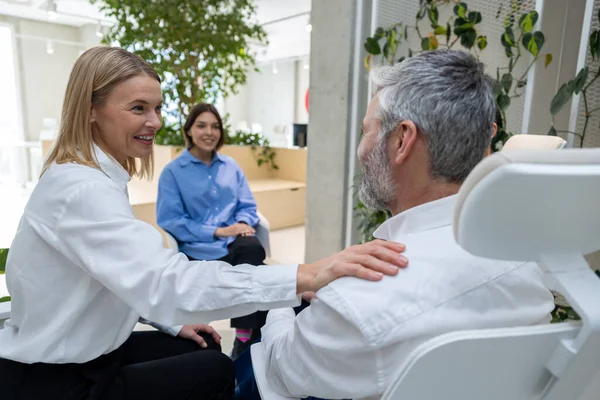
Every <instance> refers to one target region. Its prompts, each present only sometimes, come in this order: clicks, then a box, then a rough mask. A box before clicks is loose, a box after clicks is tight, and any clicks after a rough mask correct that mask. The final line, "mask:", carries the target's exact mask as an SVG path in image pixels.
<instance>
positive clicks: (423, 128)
mask: <svg viewBox="0 0 600 400" xmlns="http://www.w3.org/2000/svg"><path fill="white" fill-rule="evenodd" d="M371 80H372V82H373V84H374V87H375V90H376V91H377V92H378V93H379V109H378V111H377V114H378V115H377V118H378V119H379V120H380V122H381V131H380V137H378V140H385V139H386V138H387V137H388V135H389V134H390V133H391V132H393V131H394V130H395V129H396V127H397V126H398V124H399V123H400V122H401V121H403V120H410V121H412V122H414V124H415V125H416V126H417V129H418V130H419V132H420V133H421V134H423V135H424V136H425V138H426V139H427V146H428V150H429V163H430V173H431V175H432V177H433V178H437V179H442V180H444V181H445V182H449V183H462V182H463V181H464V180H465V178H466V177H467V175H469V173H470V172H471V170H472V169H473V168H474V167H475V165H477V164H478V163H479V162H480V161H481V160H482V159H483V157H484V154H485V151H486V149H487V148H488V146H489V145H490V141H491V137H492V133H493V124H494V120H495V117H496V101H495V97H494V81H493V80H492V78H490V77H489V76H488V75H486V74H485V72H484V66H483V64H482V63H480V62H479V61H477V59H475V58H474V57H473V56H471V55H470V54H469V53H466V52H463V51H458V50H435V51H427V52H423V53H421V54H419V55H417V56H415V57H411V58H408V59H406V60H404V61H402V62H401V63H399V64H396V65H394V66H379V67H375V68H374V69H373V70H372V72H371Z"/></svg>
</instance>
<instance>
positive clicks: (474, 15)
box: [467, 11, 482, 25]
mask: <svg viewBox="0 0 600 400" xmlns="http://www.w3.org/2000/svg"><path fill="white" fill-rule="evenodd" d="M467 19H468V20H469V21H471V22H472V23H473V24H474V25H475V24H478V23H480V22H481V19H482V18H481V13H480V12H478V11H471V12H470V13H469V16H468V18H467Z"/></svg>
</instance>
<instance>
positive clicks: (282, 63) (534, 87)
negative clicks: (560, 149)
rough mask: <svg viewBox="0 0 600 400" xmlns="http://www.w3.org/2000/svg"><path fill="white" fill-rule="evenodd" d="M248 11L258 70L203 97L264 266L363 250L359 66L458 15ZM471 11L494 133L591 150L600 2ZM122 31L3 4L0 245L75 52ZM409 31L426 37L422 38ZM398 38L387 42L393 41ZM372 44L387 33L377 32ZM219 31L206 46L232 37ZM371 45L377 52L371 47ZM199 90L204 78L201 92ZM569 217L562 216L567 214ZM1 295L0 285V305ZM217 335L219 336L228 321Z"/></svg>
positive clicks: (47, 7) (83, 0)
mask: <svg viewBox="0 0 600 400" xmlns="http://www.w3.org/2000/svg"><path fill="white" fill-rule="evenodd" d="M224 3H227V2H224ZM253 3H254V4H255V6H256V7H255V12H254V13H253V15H251V16H250V18H251V20H252V22H253V23H254V24H256V25H258V26H259V27H260V28H261V29H262V31H263V32H264V37H262V38H261V39H258V40H257V39H252V40H249V41H248V43H247V44H248V46H247V49H245V51H247V52H248V53H251V54H252V56H253V57H254V59H255V65H253V66H249V67H248V69H247V71H245V82H244V83H241V84H239V85H237V87H236V88H235V90H223V91H221V92H218V93H216V94H215V96H214V98H213V99H210V100H211V101H214V102H215V104H216V106H217V108H218V109H219V111H220V112H221V114H223V115H227V119H226V121H227V125H228V131H229V132H230V133H231V136H232V137H238V139H239V138H243V140H242V139H239V140H238V141H235V140H233V141H232V143H230V144H228V145H226V146H225V147H224V149H223V152H224V153H226V154H228V155H231V156H232V157H234V158H235V159H236V161H237V162H238V163H239V164H240V166H242V168H243V169H244V172H245V173H246V176H247V178H248V180H249V183H250V186H251V189H252V191H253V193H254V195H255V197H256V200H257V204H258V208H259V211H260V212H261V213H262V214H263V215H264V216H265V218H266V219H267V220H268V221H269V225H270V248H271V254H270V257H269V259H268V262H270V263H301V262H304V261H312V260H315V259H318V258H320V257H323V256H325V255H329V254H331V253H333V252H335V251H339V250H340V249H342V248H344V247H346V246H348V245H351V244H353V243H357V242H359V241H361V240H364V239H365V238H368V237H369V234H370V232H371V231H372V227H373V224H374V223H377V221H380V218H385V215H383V216H381V215H373V213H369V212H366V211H364V210H363V209H361V208H360V206H359V205H358V204H357V199H356V196H355V188H354V186H355V182H356V179H357V177H358V175H359V168H358V165H357V160H356V155H355V154H356V148H357V145H358V142H359V141H360V123H361V120H362V117H363V115H364V112H365V110H366V105H367V103H368V100H369V98H370V95H371V88H370V85H369V83H368V80H367V79H366V76H367V72H368V71H367V70H368V67H369V66H370V65H373V64H375V63H379V62H397V61H398V59H399V58H400V57H403V56H409V55H410V54H412V53H413V52H416V51H420V50H423V49H427V48H434V47H435V46H438V45H440V43H441V44H442V45H443V43H445V41H444V34H440V33H439V32H438V33H435V32H433V31H434V29H432V27H431V26H432V25H435V24H433V22H434V21H432V18H434V19H435V20H436V21H437V22H439V25H440V26H441V27H442V28H443V29H445V27H444V26H445V21H448V20H449V18H452V16H453V14H454V13H455V11H454V10H453V7H445V6H440V8H439V15H437V16H430V15H422V16H421V18H419V19H416V16H417V15H418V14H419V9H420V2H419V0H314V1H312V2H311V0H255V1H254V2H253ZM466 3H468V11H467V12H470V11H472V10H476V11H477V12H479V13H480V17H481V20H480V21H478V22H477V23H476V24H475V25H477V29H478V33H477V36H476V37H474V38H472V39H473V43H472V46H471V47H472V51H474V52H476V53H477V54H478V56H479V57H480V59H481V60H482V61H483V62H484V63H485V64H486V67H487V68H488V72H489V73H490V75H492V76H493V77H498V79H499V81H501V82H503V83H504V84H508V81H507V80H508V78H506V79H505V78H504V75H505V73H506V72H507V68H509V65H510V70H511V77H510V80H511V83H510V84H509V85H508V86H509V89H508V90H506V93H505V95H506V96H507V97H508V99H509V100H508V101H509V103H510V104H509V105H507V106H506V109H505V110H503V111H504V114H505V115H504V121H505V124H506V126H505V127H504V130H505V131H506V132H507V133H511V134H541V135H546V134H549V133H555V134H557V135H559V136H561V137H563V138H565V139H566V140H567V142H568V146H569V147H598V146H599V145H600V113H598V112H594V111H596V109H597V108H598V107H600V85H596V84H593V80H594V79H595V77H596V76H598V72H597V71H599V66H600V63H599V61H598V54H599V53H600V51H598V50H594V51H596V53H593V52H592V51H591V50H590V35H591V34H592V33H593V32H594V31H596V30H598V29H599V28H600V20H599V18H598V12H599V10H600V0H596V1H594V0H469V1H466ZM534 11H535V12H536V13H537V14H536V15H537V17H536V18H534V19H535V20H534V21H531V20H530V21H529V22H531V24H532V28H530V30H531V32H530V33H531V34H532V35H531V38H530V41H529V42H527V43H526V44H524V45H522V46H521V45H519V43H517V47H518V48H519V51H522V52H523V53H522V54H521V53H519V58H520V59H519V62H515V63H514V65H513V64H511V62H510V61H509V60H511V59H512V60H513V61H514V60H515V58H516V53H515V54H514V55H513V57H512V58H511V57H508V56H507V54H506V43H505V42H506V38H505V37H504V35H505V33H506V32H507V30H506V28H507V24H513V25H514V26H515V31H517V33H516V35H517V39H519V40H521V41H523V38H524V36H525V33H527V32H522V33H523V35H522V36H519V35H520V33H519V32H521V31H520V30H519V27H520V26H521V25H520V24H521V22H522V21H521V20H520V19H519V17H520V16H521V15H523V14H527V13H532V12H534ZM515 15H516V17H515ZM511 18H512V19H513V20H512V21H511ZM442 21H443V22H444V23H442ZM118 23H119V21H118V20H117V19H115V18H114V17H113V16H111V15H110V14H109V13H107V12H106V11H105V10H102V2H101V1H97V2H90V1H87V0H0V248H8V247H10V243H11V241H12V237H13V236H14V234H15V232H16V229H17V226H18V222H19V218H20V215H21V213H22V211H23V207H24V206H25V204H26V201H27V199H28V196H29V193H31V190H32V189H33V188H34V187H35V185H36V182H37V180H38V178H39V175H40V172H41V167H42V163H43V159H44V156H45V154H47V151H48V149H49V148H50V146H51V145H52V142H53V140H54V138H55V137H56V133H57V128H58V126H59V124H60V112H61V106H62V99H63V96H64V91H65V87H66V83H67V80H68V77H69V73H70V71H71V68H72V66H73V63H74V62H75V60H76V59H77V57H79V55H80V54H81V53H82V52H83V51H85V50H86V49H88V48H90V47H93V46H96V45H98V44H101V43H103V41H105V40H106V38H107V37H108V36H107V35H109V32H111V29H113V28H114V27H115V26H116V25H118ZM414 26H419V27H421V32H416V31H415V29H414ZM378 28H381V29H382V30H381V31H378ZM405 28H406V29H405ZM392 29H393V30H394V32H395V33H394V35H395V37H396V39H395V40H396V42H394V43H395V44H392V43H390V42H389V36H387V35H388V34H390V33H389V32H391V30H392ZM430 31H431V32H430ZM535 31H540V32H543V37H544V40H543V42H542V43H541V44H540V42H539V40H538V41H537V42H536V40H537V39H539V38H537V37H534V36H533V32H535ZM378 32H386V36H385V37H382V36H381V35H379V36H377V35H378ZM440 32H441V31H440ZM213 33H214V35H215V38H218V37H219V35H226V34H229V35H231V34H232V33H226V32H218V31H215V32H213ZM233 34H235V33H233ZM436 35H437V36H436ZM482 37H484V38H485V39H481V38H482ZM368 38H371V39H372V40H373V39H375V40H376V41H379V42H378V45H377V48H373V43H372V41H371V42H369V39H368ZM463 40H466V41H467V42H468V41H469V40H470V39H469V38H466V39H462V38H461V39H460V41H459V42H457V44H456V47H457V48H461V44H463V42H462V41H463ZM513 40H514V38H513ZM531 40H533V42H534V44H535V45H536V46H538V47H540V48H541V49H540V50H539V51H538V52H533V51H532V50H531V47H530V46H529V43H530V42H531ZM595 40H596V41H597V42H598V40H599V39H598V37H597V36H596V39H595ZM484 42H485V43H484ZM385 43H387V50H386V49H385V46H386V44H385ZM109 44H112V45H119V43H118V42H112V43H109ZM199 46H210V43H208V42H207V43H202V44H199ZM390 46H391V47H392V48H393V50H394V51H393V55H391V53H392V51H391V50H390V49H391V47H390ZM517 47H515V48H514V49H515V50H514V51H515V52H516V51H517V50H516V49H517ZM528 49H529V50H528ZM378 52H379V53H378ZM549 55H550V56H549ZM584 67H587V71H588V72H587V74H588V75H587V76H586V77H583V78H584V84H585V85H588V86H585V88H586V93H585V102H584V101H583V97H584V96H582V95H580V94H578V93H573V91H571V93H566V94H564V93H563V97H562V98H558V100H557V102H558V103H561V104H560V105H561V107H557V106H556V104H555V103H554V102H553V100H555V99H557V93H559V92H560V90H561V88H563V86H564V85H565V84H568V82H570V81H575V80H576V79H577V77H578V76H579V79H580V80H581V79H582V76H581V75H580V71H581V70H582V69H583V68H584ZM198 85H206V82H202V81H198ZM582 87H583V86H582ZM563 91H564V90H563ZM553 107H554V109H553ZM556 108H558V110H557V109H556ZM590 111H592V112H590ZM166 121H167V122H168V123H176V122H177V118H172V116H166ZM552 129H555V132H552V131H551V130H552ZM584 132H585V136H583V133H584ZM165 135H166V136H165V137H167V136H168V133H165ZM582 136H583V137H582ZM244 141H245V142H244ZM162 143H163V144H159V145H157V146H156V148H155V156H156V162H157V166H156V170H155V176H154V178H153V179H152V180H151V181H140V180H138V179H133V180H132V182H131V183H130V194H131V202H132V207H133V209H134V212H135V214H136V216H137V217H138V218H140V219H143V220H145V221H147V222H148V223H151V224H154V225H156V223H155V203H156V184H157V180H158V177H159V175H160V171H161V170H162V168H163V167H164V165H165V164H166V163H167V162H169V161H170V160H172V159H173V158H175V157H177V155H178V154H179V152H180V151H181V147H180V145H181V143H180V142H177V141H169V140H168V137H167V139H165V141H164V142H162ZM249 143H252V144H255V145H257V146H258V148H257V149H254V148H253V147H251V146H249V145H247V144H249ZM498 146H499V147H501V143H499V144H498ZM274 166H277V168H274ZM568 209H569V205H568V204H566V205H565V212H568ZM599 212H600V211H599ZM373 221H375V222H373ZM157 229H158V228H157ZM588 260H589V261H590V263H591V264H592V265H593V266H596V267H600V256H599V255H598V254H591V255H589V256H588ZM5 294H7V290H6V287H5V284H4V280H3V276H2V275H0V297H2V296H3V295H5ZM219 324H220V325H219ZM217 325H218V326H220V327H222V328H223V329H224V330H225V331H227V329H228V325H227V324H226V323H225V321H219V322H217ZM140 329H141V328H140ZM232 338H233V336H231V337H230V338H229V339H228V340H232ZM226 340H227V338H226Z"/></svg>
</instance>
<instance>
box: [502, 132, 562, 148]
mask: <svg viewBox="0 0 600 400" xmlns="http://www.w3.org/2000/svg"><path fill="white" fill-rule="evenodd" d="M566 145H567V141H566V140H564V139H562V138H559V137H558V136H548V135H523V134H521V135H513V136H511V137H510V139H508V140H507V141H506V143H504V146H502V151H510V150H555V149H562V148H564V147H565V146H566Z"/></svg>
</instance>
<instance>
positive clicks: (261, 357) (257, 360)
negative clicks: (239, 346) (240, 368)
mask: <svg viewBox="0 0 600 400" xmlns="http://www.w3.org/2000/svg"><path fill="white" fill-rule="evenodd" d="M250 355H251V357H252V369H254V379H256V386H257V387H258V392H259V393H260V397H261V399H264V400H297V399H295V398H293V397H284V396H281V395H279V394H277V393H275V391H274V390H273V389H272V388H271V387H270V386H269V382H268V381H267V371H266V369H265V365H266V363H267V362H266V361H267V360H266V356H265V352H264V350H263V347H262V345H261V343H255V344H253V345H252V346H251V347H250Z"/></svg>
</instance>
